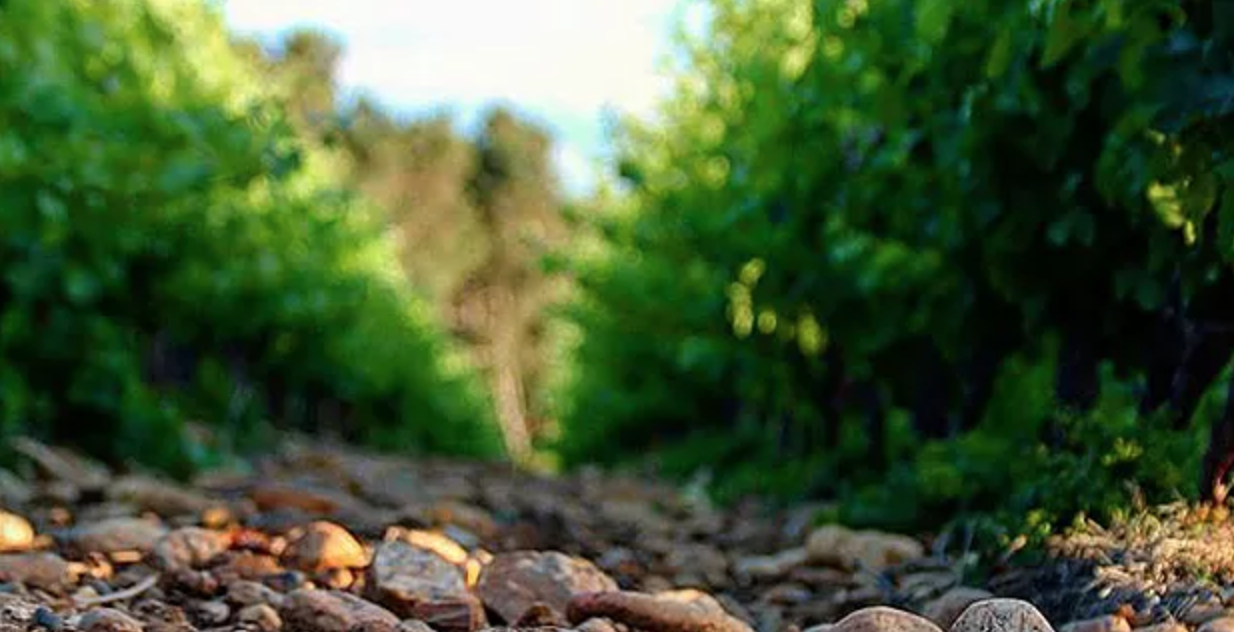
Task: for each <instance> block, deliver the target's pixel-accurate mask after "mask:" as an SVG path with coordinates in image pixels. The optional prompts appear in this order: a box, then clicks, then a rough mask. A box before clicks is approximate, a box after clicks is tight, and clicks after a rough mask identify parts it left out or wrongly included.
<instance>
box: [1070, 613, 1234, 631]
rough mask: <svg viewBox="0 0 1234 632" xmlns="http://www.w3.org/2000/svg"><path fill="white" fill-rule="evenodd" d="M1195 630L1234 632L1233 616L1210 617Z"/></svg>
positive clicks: (1103, 629) (1109, 629)
mask: <svg viewBox="0 0 1234 632" xmlns="http://www.w3.org/2000/svg"><path fill="white" fill-rule="evenodd" d="M1063 630H1065V631H1066V632H1125V630H1123V629H1113V628H1101V629H1096V628H1094V629H1092V630H1068V629H1067V628H1066V626H1064V627H1063ZM1196 632H1234V616H1230V615H1225V616H1221V617H1217V618H1215V619H1210V620H1208V621H1206V622H1205V623H1204V624H1203V625H1201V626H1200V628H1199V629H1198V630H1196Z"/></svg>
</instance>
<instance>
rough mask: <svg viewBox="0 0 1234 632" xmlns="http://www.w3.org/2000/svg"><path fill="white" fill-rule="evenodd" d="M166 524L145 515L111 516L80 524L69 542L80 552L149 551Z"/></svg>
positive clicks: (165, 532)
mask: <svg viewBox="0 0 1234 632" xmlns="http://www.w3.org/2000/svg"><path fill="white" fill-rule="evenodd" d="M166 534H167V527H165V526H163V525H162V524H160V523H158V522H154V521H151V520H146V519H144V518H110V519H106V520H101V521H99V522H94V523H90V524H86V525H84V526H81V527H77V528H76V529H74V530H73V532H72V534H71V535H70V538H69V539H70V544H71V545H72V546H73V548H75V549H76V550H77V551H79V552H81V553H118V552H124V551H138V552H142V553H145V552H149V551H150V550H151V549H153V548H154V545H155V543H156V542H158V541H159V540H160V539H161V538H162V537H163V536H164V535H166Z"/></svg>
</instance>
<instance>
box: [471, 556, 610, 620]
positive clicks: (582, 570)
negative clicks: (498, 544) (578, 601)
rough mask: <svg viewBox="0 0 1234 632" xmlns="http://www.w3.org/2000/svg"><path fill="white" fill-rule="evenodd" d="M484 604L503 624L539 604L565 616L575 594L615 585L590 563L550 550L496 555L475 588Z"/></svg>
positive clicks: (600, 589) (605, 589)
mask: <svg viewBox="0 0 1234 632" xmlns="http://www.w3.org/2000/svg"><path fill="white" fill-rule="evenodd" d="M476 589H477V592H478V594H479V595H480V599H481V600H483V601H484V605H485V606H488V607H489V608H491V609H492V610H493V611H495V612H497V613H498V614H499V615H501V617H502V618H503V619H504V620H505V621H506V622H507V623H512V622H514V621H517V620H519V618H521V617H522V616H523V613H524V612H526V611H527V609H528V608H530V607H532V606H533V605H535V604H536V603H543V604H545V605H547V606H548V607H550V608H552V609H554V610H556V611H557V612H558V613H560V614H565V612H566V608H567V607H568V606H569V604H570V600H571V599H573V598H574V597H575V596H576V595H580V594H584V593H592V592H605V591H612V590H617V583H616V582H615V581H613V579H612V578H611V577H609V576H608V575H606V574H605V573H604V572H603V571H601V570H600V569H599V568H597V567H596V566H595V565H594V564H592V563H591V562H589V561H587V560H584V559H580V558H576V557H570V556H568V555H565V554H563V553H558V552H554V551H550V552H536V551H520V552H515V553H505V554H501V555H498V556H496V558H495V559H494V560H493V562H492V563H491V564H489V565H488V566H486V567H485V568H484V570H483V571H482V572H481V573H480V581H479V584H478V585H477V586H476Z"/></svg>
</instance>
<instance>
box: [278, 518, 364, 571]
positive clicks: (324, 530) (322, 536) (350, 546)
mask: <svg viewBox="0 0 1234 632" xmlns="http://www.w3.org/2000/svg"><path fill="white" fill-rule="evenodd" d="M282 559H283V563H285V564H287V565H288V566H292V567H294V568H297V569H299V570H302V571H304V572H306V573H313V572H317V571H324V570H330V569H334V568H363V567H365V566H368V563H369V556H368V552H366V551H365V550H364V546H362V545H361V544H360V542H359V541H358V540H356V538H355V536H353V535H351V533H350V532H348V531H347V530H346V529H344V528H343V527H340V526H339V525H337V524H334V523H332V522H325V521H317V522H314V523H312V524H310V525H309V526H308V527H306V528H305V529H304V532H303V533H302V534H299V535H298V536H296V537H293V539H292V540H291V542H290V543H289V544H288V546H287V549H286V550H285V551H283V555H282Z"/></svg>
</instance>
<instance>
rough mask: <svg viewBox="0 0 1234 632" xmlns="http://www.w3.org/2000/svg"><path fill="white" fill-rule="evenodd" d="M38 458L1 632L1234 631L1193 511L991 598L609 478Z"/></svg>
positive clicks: (951, 569)
mask: <svg viewBox="0 0 1234 632" xmlns="http://www.w3.org/2000/svg"><path fill="white" fill-rule="evenodd" d="M15 447H16V448H17V450H18V451H19V452H20V453H21V454H22V455H23V457H24V459H25V461H26V463H25V465H26V467H24V468H18V470H17V471H18V472H20V474H15V473H13V472H9V471H3V470H0V507H2V508H3V509H2V510H0V632H14V631H16V630H53V631H67V632H71V631H73V630H84V631H89V632H113V631H114V632H127V631H133V630H147V631H151V632H186V631H190V630H218V631H223V630H247V631H255V632H273V631H275V630H287V631H305V632H361V631H378V630H384V631H395V630H397V631H416V632H427V631H430V630H437V631H439V632H471V631H472V630H481V629H488V630H491V631H493V632H496V631H497V630H502V631H503V632H504V631H505V630H511V629H520V630H531V629H538V630H545V631H547V630H578V631H580V632H636V631H640V630H642V631H647V632H695V631H696V632H752V631H755V630H757V631H758V632H777V631H780V630H792V629H805V628H809V627H816V628H818V629H823V628H832V627H834V628H836V630H835V632H874V631H881V630H912V631H914V632H916V631H920V632H940V630H941V629H951V630H953V631H954V632H979V631H985V630H1020V629H1026V630H1028V629H1031V630H1050V629H1052V628H1051V626H1052V625H1053V626H1056V627H1059V628H1061V629H1063V630H1065V631H1066V632H1124V631H1127V632H1129V631H1130V630H1131V629H1133V628H1135V629H1141V630H1147V629H1149V628H1152V629H1153V631H1154V632H1173V631H1177V632H1183V631H1184V630H1185V629H1195V628H1199V630H1200V631H1201V632H1226V631H1234V609H1231V610H1230V611H1229V613H1228V615H1229V616H1227V610H1226V603H1227V600H1229V599H1230V597H1232V596H1234V595H1231V594H1229V592H1228V591H1223V589H1222V586H1224V585H1227V583H1228V581H1229V579H1230V578H1234V572H1227V568H1229V569H1234V563H1231V562H1232V561H1234V548H1231V544H1234V538H1232V537H1231V536H1232V535H1234V532H1231V531H1230V528H1229V527H1228V526H1226V525H1225V523H1220V522H1217V523H1215V522H1214V521H1212V520H1210V519H1207V518H1211V517H1210V516H1201V517H1196V516H1195V515H1193V513H1187V510H1184V509H1174V510H1170V511H1174V513H1163V512H1161V511H1159V512H1158V513H1156V514H1152V515H1148V514H1145V516H1146V517H1144V518H1142V519H1139V520H1138V521H1127V522H1124V523H1120V524H1119V525H1116V526H1115V527H1113V528H1111V529H1108V530H1102V529H1098V528H1096V527H1095V526H1094V527H1093V528H1091V529H1086V530H1081V531H1079V532H1077V533H1075V534H1072V535H1070V536H1068V537H1066V538H1061V539H1059V540H1058V541H1057V542H1055V543H1054V545H1053V548H1054V550H1055V552H1056V554H1057V556H1056V558H1055V559H1053V560H1051V561H1050V562H1049V563H1047V564H1043V565H1040V566H1036V567H1033V568H1018V569H1010V570H1008V571H1007V572H1005V573H1001V574H999V575H998V576H996V577H994V579H993V580H991V581H990V582H989V583H988V585H985V586H977V585H971V584H973V583H974V582H973V581H972V580H971V579H970V580H967V581H966V577H965V569H966V568H967V567H968V564H969V563H970V562H971V558H970V556H967V555H963V554H961V555H955V554H950V555H949V554H948V553H947V552H946V550H947V549H950V548H954V547H948V546H945V544H946V542H944V541H943V540H942V539H938V540H937V541H934V542H922V541H919V540H917V539H913V538H908V537H905V536H900V535H894V534H885V533H876V532H856V531H850V530H847V529H844V528H840V527H835V526H829V527H821V528H812V526H811V516H812V514H813V508H809V507H806V508H799V509H795V510H792V511H781V512H771V511H769V510H766V509H764V508H762V507H759V506H758V505H755V504H746V505H743V506H740V507H737V508H734V509H730V510H726V511H721V510H718V509H716V508H715V507H712V506H710V505H709V504H708V503H707V502H705V500H703V499H701V498H697V497H694V496H692V495H690V494H687V493H684V492H682V491H681V490H678V489H676V488H672V487H669V486H665V485H661V484H656V483H654V482H648V481H642V480H634V479H628V478H620V477H613V476H599V475H597V474H594V473H584V474H579V475H575V476H572V477H567V478H547V477H538V476H534V475H531V474H527V473H522V472H517V471H514V470H513V469H511V468H509V467H507V466H501V465H492V464H474V463H459V462H453V461H446V460H415V461H411V460H400V459H394V458H388V457H378V456H373V455H363V454H354V453H350V452H344V451H341V450H339V449H337V448H328V449H327V448H321V447H313V446H309V445H307V444H303V443H290V442H289V443H287V444H286V445H285V446H284V449H283V450H282V451H281V452H280V453H278V454H274V455H271V456H269V457H268V458H265V459H263V460H261V461H259V462H257V463H256V464H255V465H254V468H253V470H252V471H251V472H247V473H243V474H237V473H227V472H212V473H207V474H204V475H202V476H200V477H198V478H197V479H196V480H195V481H193V482H192V483H191V484H188V485H176V484H172V483H170V482H167V481H164V480H160V479H157V478H153V477H149V476H142V475H134V474H127V475H119V474H116V473H113V472H109V471H108V470H107V469H105V468H103V467H101V466H100V465H98V464H96V463H93V462H91V461H89V460H86V459H83V458H81V457H80V456H77V455H74V454H72V453H70V452H67V451H64V450H60V449H56V448H52V447H49V446H45V445H41V444H38V443H35V442H32V441H21V442H18V443H17V444H16V446H15ZM1184 514H1185V515H1184ZM1227 575H1229V576H1230V577H1227ZM995 595H997V596H998V597H1000V598H992V597H994V596H995ZM1008 598H1018V599H1008ZM1020 599H1026V600H1027V601H1022V600H1020ZM1029 602H1032V604H1035V605H1036V607H1034V605H1030V603H1029ZM1043 615H1044V616H1043Z"/></svg>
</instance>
